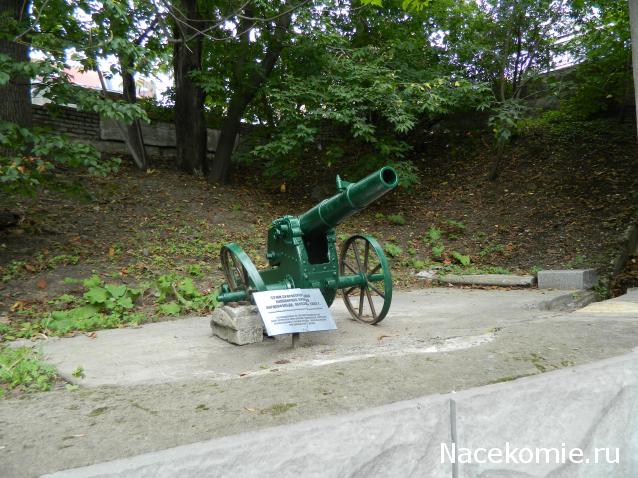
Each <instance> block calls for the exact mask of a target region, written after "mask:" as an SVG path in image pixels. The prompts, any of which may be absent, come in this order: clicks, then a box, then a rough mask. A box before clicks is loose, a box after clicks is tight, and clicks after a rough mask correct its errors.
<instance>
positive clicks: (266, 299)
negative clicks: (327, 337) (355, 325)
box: [253, 289, 337, 335]
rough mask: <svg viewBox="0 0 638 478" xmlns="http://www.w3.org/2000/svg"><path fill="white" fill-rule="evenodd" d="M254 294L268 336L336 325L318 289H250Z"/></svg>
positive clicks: (316, 329) (313, 330) (312, 330)
mask: <svg viewBox="0 0 638 478" xmlns="http://www.w3.org/2000/svg"><path fill="white" fill-rule="evenodd" d="M253 297H254V299H255V304H256V305H257V308H258V309H259V314H260V315H261V319H262V320H263V321H264V325H265V326H266V331H267V332H268V335H280V334H291V333H295V332H317V331H319V330H335V329H336V328H337V326H336V325H335V321H334V320H333V318H332V315H330V311H329V310H328V305H327V304H326V300H325V299H324V298H323V295H321V291H320V290H319V289H285V290H272V291H266V292H253Z"/></svg>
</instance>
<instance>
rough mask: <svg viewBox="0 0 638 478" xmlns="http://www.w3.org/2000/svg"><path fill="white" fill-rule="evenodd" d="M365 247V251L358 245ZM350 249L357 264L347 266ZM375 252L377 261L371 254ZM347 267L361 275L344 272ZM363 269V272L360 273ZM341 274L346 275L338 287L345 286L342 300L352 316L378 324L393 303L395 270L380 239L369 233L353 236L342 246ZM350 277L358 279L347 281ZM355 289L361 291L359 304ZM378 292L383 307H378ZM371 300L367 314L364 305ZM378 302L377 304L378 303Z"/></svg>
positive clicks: (368, 322) (361, 320) (358, 292)
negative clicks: (376, 299)
mask: <svg viewBox="0 0 638 478" xmlns="http://www.w3.org/2000/svg"><path fill="white" fill-rule="evenodd" d="M357 244H359V245H361V246H363V250H361V248H360V247H358V246H357ZM349 252H351V253H352V256H353V257H354V258H355V264H356V266H354V265H351V266H350V267H348V265H349V264H348V253H349ZM372 252H373V253H374V254H375V255H376V260H373V261H372V262H370V255H371V253H372ZM346 269H355V270H357V271H358V272H359V274H358V276H347V275H345V274H346V273H347V272H348V271H347V270H346ZM361 271H363V272H361ZM339 274H340V276H341V277H343V279H344V280H343V281H340V283H339V288H340V289H344V294H343V301H344V303H345V304H346V308H347V309H348V311H349V312H350V315H352V317H354V318H355V319H356V320H358V321H360V322H365V323H367V324H378V323H379V322H381V321H382V320H383V319H384V318H385V316H386V315H387V314H388V311H389V310H390V304H392V273H391V272H390V265H389V263H388V260H387V259H386V257H385V254H384V253H383V248H382V247H381V244H379V243H378V242H377V240H376V239H375V238H374V237H372V236H369V235H364V234H361V235H354V236H351V237H350V238H349V239H348V240H347V241H346V242H345V243H344V244H343V247H342V248H341V256H340V259H339ZM350 277H357V278H358V279H359V280H357V281H351V280H348V279H349V278H350ZM352 291H355V292H357V294H358V296H359V297H358V304H357V303H355V304H353V303H352V301H351V298H352V297H351V294H350V292H352ZM373 293H376V295H377V296H378V297H381V298H382V299H383V300H382V301H380V302H381V304H380V305H381V308H380V309H378V310H377V309H376V306H375V305H374V302H375V301H374V299H373V296H374V294H373ZM366 301H367V302H368V307H369V309H368V310H369V311H370V312H369V313H368V314H366V313H365V310H364V308H363V304H364V303H365V302H366ZM378 302H379V301H377V306H378V305H379V303H378Z"/></svg>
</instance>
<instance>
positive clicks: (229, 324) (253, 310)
mask: <svg viewBox="0 0 638 478" xmlns="http://www.w3.org/2000/svg"><path fill="white" fill-rule="evenodd" d="M210 326H211V328H212V329H213V334H214V335H216V336H217V337H219V338H221V339H224V340H226V341H227V342H230V343H233V344H236V345H246V344H254V343H257V342H261V341H263V339H264V324H263V322H262V320H261V317H260V315H259V312H257V307H255V306H253V305H240V306H237V307H230V306H228V305H224V306H221V307H217V308H216V309H215V310H214V311H213V314H212V316H211V319H210Z"/></svg>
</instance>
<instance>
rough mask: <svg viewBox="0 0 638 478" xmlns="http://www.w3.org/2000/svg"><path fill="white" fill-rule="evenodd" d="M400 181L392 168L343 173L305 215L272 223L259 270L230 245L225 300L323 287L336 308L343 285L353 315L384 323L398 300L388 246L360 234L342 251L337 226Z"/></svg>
mask: <svg viewBox="0 0 638 478" xmlns="http://www.w3.org/2000/svg"><path fill="white" fill-rule="evenodd" d="M397 184H398V176H397V173H396V171H395V170H394V169H392V168H390V167H387V166H386V167H383V168H381V169H379V170H378V171H376V172H374V173H372V174H370V175H369V176H367V177H365V178H363V179H362V180H361V181H359V182H356V183H350V182H347V181H343V180H342V179H341V178H339V176H337V191H338V193H337V194H336V195H335V196H333V197H331V198H329V199H325V200H323V201H322V202H321V203H319V204H317V205H316V206H314V207H313V208H311V209H310V210H309V211H307V212H305V213H304V214H302V215H301V216H283V217H280V218H278V219H275V220H274V221H273V222H272V224H271V226H270V229H269V230H268V249H267V251H268V252H267V254H266V258H267V259H268V264H269V267H268V268H267V269H265V270H261V271H258V270H257V268H256V267H255V265H254V264H253V263H252V261H251V260H250V258H249V257H248V256H247V255H246V253H245V252H244V251H243V250H242V249H241V248H240V247H239V246H238V245H237V244H235V243H230V244H226V245H225V246H224V247H222V250H221V253H220V259H221V264H222V270H223V272H224V275H225V277H226V283H224V284H222V286H221V288H220V293H219V297H218V299H219V301H220V302H223V303H228V302H240V301H250V300H252V293H253V292H258V291H269V290H281V289H292V288H303V289H309V288H317V289H320V290H321V293H322V294H323V297H324V298H325V299H326V303H327V304H328V306H330V305H331V304H332V302H333V301H334V299H335V297H336V295H337V290H339V289H341V290H342V292H343V299H344V302H345V304H346V307H347V308H348V311H350V314H352V317H353V318H355V319H356V320H359V321H361V322H365V323H368V324H376V323H378V322H380V321H382V320H383V319H384V317H385V316H386V314H387V313H388V310H389V309H390V303H391V302H392V276H391V274H390V267H389V265H388V261H387V259H386V257H385V255H384V253H383V249H382V247H381V246H380V245H379V243H378V242H377V241H376V239H374V238H373V237H371V236H368V235H363V234H359V235H354V236H352V237H350V238H349V239H348V240H347V241H345V243H344V244H343V246H342V248H341V252H340V254H339V255H337V246H336V236H335V227H336V226H337V225H338V224H339V223H341V222H342V221H343V220H344V219H346V218H348V217H349V216H351V215H353V214H354V213H356V212H357V211H360V210H362V209H363V208H365V207H367V206H368V205H370V204H371V203H372V202H374V201H376V200H377V199H379V198H380V197H381V196H383V195H384V194H386V193H387V192H389V191H390V190H392V189H394V188H395V187H396V186H397Z"/></svg>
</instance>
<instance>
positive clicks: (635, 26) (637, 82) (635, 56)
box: [629, 0, 638, 141]
mask: <svg viewBox="0 0 638 478" xmlns="http://www.w3.org/2000/svg"><path fill="white" fill-rule="evenodd" d="M629 21H630V23H631V59H632V66H633V74H634V102H635V106H636V128H637V130H636V134H637V135H636V140H637V141H638V0H629Z"/></svg>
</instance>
